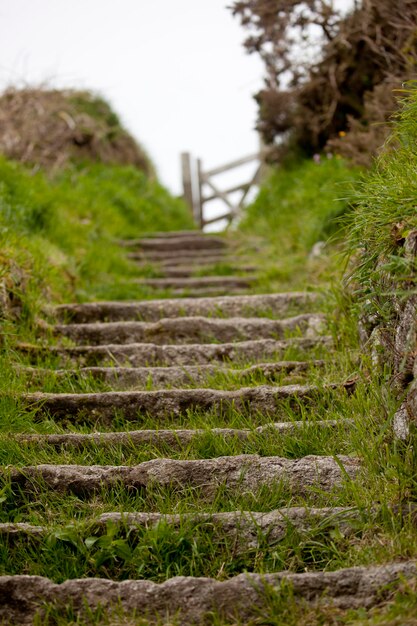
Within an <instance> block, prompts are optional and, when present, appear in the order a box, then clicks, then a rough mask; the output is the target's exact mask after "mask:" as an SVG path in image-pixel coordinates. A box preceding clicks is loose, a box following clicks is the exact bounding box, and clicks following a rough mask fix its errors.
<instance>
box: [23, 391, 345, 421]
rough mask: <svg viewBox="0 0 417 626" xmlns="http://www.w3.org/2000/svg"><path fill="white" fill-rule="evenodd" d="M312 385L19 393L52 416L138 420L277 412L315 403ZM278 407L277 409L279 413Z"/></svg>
mask: <svg viewBox="0 0 417 626" xmlns="http://www.w3.org/2000/svg"><path fill="white" fill-rule="evenodd" d="M334 387H337V385H327V386H326V387H323V388H319V387H317V386H315V385H284V386H282V387H279V386H274V385H259V386H257V387H242V388H240V389H238V390H236V391H225V390H222V389H205V388H203V389H161V390H157V391H106V392H101V393H56V394H53V393H29V394H25V395H24V396H22V399H23V400H24V401H25V402H26V403H27V405H28V406H30V407H31V408H36V407H38V410H39V411H42V412H47V413H48V414H49V415H51V416H53V417H54V419H59V418H64V417H65V418H68V419H73V420H77V418H78V417H79V416H82V418H83V419H84V420H85V419H89V420H92V421H95V420H97V419H101V420H102V421H103V423H111V421H112V418H113V417H114V416H115V415H116V414H120V413H121V414H123V415H124V417H125V419H128V420H136V419H139V418H140V416H141V415H142V416H143V415H151V416H152V417H153V418H154V419H155V420H157V419H158V418H163V417H167V416H171V417H174V416H179V415H184V414H186V413H187V411H192V410H197V411H210V410H217V411H224V410H228V409H234V410H236V411H240V412H242V413H246V414H247V413H249V412H250V413H254V412H259V413H263V414H264V415H273V416H276V417H277V418H279V417H281V418H282V416H283V415H284V414H285V408H286V407H287V406H288V404H293V405H294V408H296V407H298V406H299V405H300V404H307V405H309V404H313V402H314V400H315V399H317V398H318V397H319V396H320V395H321V394H322V392H323V389H325V388H327V389H333V388H334ZM280 413H281V415H280Z"/></svg>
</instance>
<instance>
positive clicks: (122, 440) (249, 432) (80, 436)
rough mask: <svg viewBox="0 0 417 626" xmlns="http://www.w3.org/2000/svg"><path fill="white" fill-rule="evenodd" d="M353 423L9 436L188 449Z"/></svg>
mask: <svg viewBox="0 0 417 626" xmlns="http://www.w3.org/2000/svg"><path fill="white" fill-rule="evenodd" d="M353 424H354V422H353V420H349V419H340V420H321V421H311V422H306V421H304V422H274V423H271V424H265V426H258V427H257V428H254V429H249V428H210V429H202V428H195V429H185V428H183V429H175V430H173V429H166V430H164V429H158V430H130V431H118V432H103V433H100V432H93V433H87V434H85V433H65V434H61V435H38V434H36V435H32V434H31V435H25V434H15V435H9V437H8V438H12V439H14V440H15V441H18V442H19V444H21V445H25V444H31V445H36V446H39V447H43V446H52V447H54V448H84V447H88V446H95V447H97V446H100V447H106V446H126V447H127V448H131V447H134V448H135V449H137V448H139V447H140V446H148V445H149V444H152V445H155V446H158V445H161V444H162V445H168V446H170V447H172V449H175V450H176V449H178V448H182V447H184V446H188V445H189V444H190V443H191V442H192V441H193V440H196V439H198V438H200V437H204V436H207V435H210V436H215V437H221V438H222V439H224V440H227V439H234V440H236V439H239V440H241V441H242V440H246V439H249V438H250V437H253V436H259V435H265V436H266V437H268V438H269V437H271V435H272V434H273V435H275V434H280V435H283V436H286V435H290V434H297V432H299V431H305V430H307V431H308V429H309V428H311V429H314V430H316V429H320V430H321V429H334V428H340V427H343V428H350V427H352V426H353Z"/></svg>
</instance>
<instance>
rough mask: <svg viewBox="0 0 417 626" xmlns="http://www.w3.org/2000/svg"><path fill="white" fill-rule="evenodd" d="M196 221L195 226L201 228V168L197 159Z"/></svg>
mask: <svg viewBox="0 0 417 626" xmlns="http://www.w3.org/2000/svg"><path fill="white" fill-rule="evenodd" d="M196 219H197V226H198V227H199V228H203V226H204V216H203V166H202V163H201V159H197V194H196Z"/></svg>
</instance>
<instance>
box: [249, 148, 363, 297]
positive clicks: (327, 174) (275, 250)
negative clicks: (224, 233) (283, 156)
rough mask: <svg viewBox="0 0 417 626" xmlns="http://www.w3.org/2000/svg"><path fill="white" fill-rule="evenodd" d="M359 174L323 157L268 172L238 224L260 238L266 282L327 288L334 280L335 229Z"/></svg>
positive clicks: (337, 262) (336, 262) (337, 267)
mask: <svg viewBox="0 0 417 626" xmlns="http://www.w3.org/2000/svg"><path fill="white" fill-rule="evenodd" d="M359 176H360V170H359V169H358V168H352V167H350V166H349V165H348V164H347V163H346V162H344V161H343V160H342V159H339V158H337V157H333V158H327V157H326V156H324V157H322V158H321V160H320V162H315V161H314V160H312V159H309V160H304V161H299V162H292V163H288V164H284V165H283V166H282V167H280V168H278V169H274V170H272V171H271V172H270V173H269V175H268V176H267V178H266V180H265V181H264V183H263V184H262V186H261V189H260V192H259V195H258V197H257V198H256V200H255V201H254V202H253V203H252V204H251V205H250V206H249V207H248V208H247V210H246V211H245V215H244V217H243V219H242V222H241V223H240V225H239V230H240V231H241V232H242V233H244V234H245V235H247V236H248V235H252V236H253V235H257V236H259V237H260V238H262V248H263V249H264V250H265V252H266V254H265V257H266V258H267V259H268V261H267V270H266V273H265V278H266V280H269V281H270V282H271V283H272V284H274V282H275V283H276V284H280V285H281V288H285V287H286V286H287V285H288V286H289V285H291V288H292V289H295V288H307V289H308V288H311V287H314V288H317V287H323V286H325V285H327V286H328V285H329V284H330V282H331V281H332V279H334V278H336V277H337V276H338V272H339V270H340V267H341V259H340V256H339V255H338V253H339V252H340V243H341V237H340V234H339V231H340V228H341V223H342V218H343V216H344V215H345V214H346V213H347V212H348V211H349V210H350V209H349V207H350V199H351V198H352V195H353V190H354V186H355V183H356V182H357V181H358V179H359ZM319 242H321V243H320V244H319V246H318V250H317V247H316V252H315V251H314V250H313V248H314V246H315V244H317V243H319ZM312 252H313V254H311V253H312Z"/></svg>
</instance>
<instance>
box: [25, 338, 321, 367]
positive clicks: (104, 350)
mask: <svg viewBox="0 0 417 626" xmlns="http://www.w3.org/2000/svg"><path fill="white" fill-rule="evenodd" d="M321 347H324V348H326V349H328V350H329V351H330V350H331V349H332V347H333V341H332V338H331V337H326V336H323V337H316V338H314V339H310V338H305V337H294V338H293V339H286V340H281V341H276V340H275V339H256V340H251V341H242V342H235V343H221V344H215V343H209V344H188V345H187V344H183V345H162V346H160V345H157V344H155V343H131V344H107V345H101V346H74V347H63V346H45V347H42V346H40V345H33V344H25V343H21V344H18V345H17V346H16V348H17V349H18V350H20V351H21V352H22V353H24V354H27V355H28V356H29V357H30V358H31V359H36V358H37V357H39V356H42V355H43V354H50V355H58V356H61V357H62V358H63V359H67V360H68V359H69V360H74V359H75V360H76V361H77V363H78V364H80V365H93V366H94V365H97V364H98V363H114V364H115V365H118V366H119V367H120V366H129V365H130V366H131V367H144V366H154V365H164V366H172V365H179V366H183V365H190V364H195V365H207V364H209V363H215V362H217V363H219V362H220V363H228V362H234V363H247V362H252V363H253V362H254V361H262V360H265V359H275V358H277V359H279V358H281V357H282V356H283V355H284V354H286V353H287V352H288V350H291V349H295V350H297V351H300V352H303V353H308V352H309V351H311V350H315V349H316V348H321Z"/></svg>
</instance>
